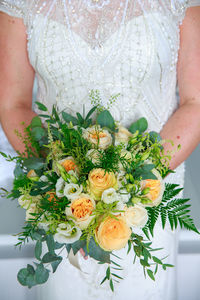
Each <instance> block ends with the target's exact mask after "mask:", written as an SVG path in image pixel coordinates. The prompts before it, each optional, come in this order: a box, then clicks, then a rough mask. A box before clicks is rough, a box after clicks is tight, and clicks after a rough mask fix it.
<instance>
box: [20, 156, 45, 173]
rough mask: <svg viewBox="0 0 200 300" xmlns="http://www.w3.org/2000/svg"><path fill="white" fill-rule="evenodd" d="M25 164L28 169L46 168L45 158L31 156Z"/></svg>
mask: <svg viewBox="0 0 200 300" xmlns="http://www.w3.org/2000/svg"><path fill="white" fill-rule="evenodd" d="M24 166H25V167H26V168H27V169H28V170H32V169H33V170H40V169H42V168H44V166H45V162H44V159H43V158H38V157H31V158H27V159H25V160H24Z"/></svg>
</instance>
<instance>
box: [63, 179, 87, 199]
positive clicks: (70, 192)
mask: <svg viewBox="0 0 200 300" xmlns="http://www.w3.org/2000/svg"><path fill="white" fill-rule="evenodd" d="M82 190H83V187H82V185H80V186H79V185H78V184H75V183H66V184H65V187H64V196H66V197H67V198H68V199H70V200H72V199H75V198H77V197H78V196H79V195H80V194H81V193H82Z"/></svg>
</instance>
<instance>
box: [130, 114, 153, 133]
mask: <svg viewBox="0 0 200 300" xmlns="http://www.w3.org/2000/svg"><path fill="white" fill-rule="evenodd" d="M147 128H148V122H147V120H146V119H145V118H140V119H139V120H138V121H136V122H134V123H132V124H131V126H130V127H129V131H130V132H131V133H135V132H136V131H137V130H138V131H139V133H140V134H141V133H143V132H144V131H146V130H147Z"/></svg>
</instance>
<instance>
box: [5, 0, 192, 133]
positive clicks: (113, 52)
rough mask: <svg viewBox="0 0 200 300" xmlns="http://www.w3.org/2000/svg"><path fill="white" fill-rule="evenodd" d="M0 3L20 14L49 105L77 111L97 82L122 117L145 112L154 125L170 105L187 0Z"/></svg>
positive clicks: (40, 87)
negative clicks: (180, 28) (181, 23)
mask: <svg viewBox="0 0 200 300" xmlns="http://www.w3.org/2000/svg"><path fill="white" fill-rule="evenodd" d="M0 3H1V7H2V8H1V9H2V10H5V11H8V13H9V11H11V10H12V12H13V14H16V15H17V16H18V15H21V16H22V17H23V19H24V23H25V25H26V27H27V33H28V53H29V58H30V62H31V64H32V65H33V67H34V69H35V70H36V77H37V79H38V95H37V99H38V101H41V102H43V103H45V104H46V105H47V107H49V108H51V107H52V104H55V103H56V104H57V106H58V108H59V109H60V110H63V109H65V110H67V111H69V112H71V113H75V112H76V111H82V107H83V104H85V106H86V110H87V109H89V107H90V106H91V103H90V101H89V99H88V95H89V93H90V91H91V90H93V89H97V90H99V92H100V97H101V99H102V100H101V101H102V105H104V106H105V107H111V108H110V109H111V110H112V112H113V114H114V116H115V118H116V119H117V120H119V121H121V122H122V123H126V124H127V125H128V124H129V123H130V122H132V121H133V120H134V118H137V117H139V116H140V115H144V116H146V117H147V118H148V119H149V123H150V128H151V129H156V130H160V129H161V128H162V126H163V124H164V123H165V122H166V121H167V119H168V118H169V116H170V115H171V114H172V112H173V111H174V110H175V109H176V106H177V101H176V97H175V87H176V65H177V57H178V50H179V25H180V22H181V20H182V18H183V16H184V12H185V8H186V6H187V1H186V0H185V1H184V0H171V1H170V0H162V1H161V0H160V1H159V0H148V1H144V0H137V1H131V0H115V1H114V0H78V1H77V0H68V1H66V0H48V1H44V0H37V1H31V0H29V1H26V0H14V1H11V0H6V1H2V0H1V2H0ZM114 95H118V96H117V97H116V99H115V97H113V96H114ZM96 98H98V97H96ZM108 99H109V100H108ZM93 100H94V99H93ZM96 100H97V99H96ZM96 100H94V101H96ZM111 102H114V103H112V105H111Z"/></svg>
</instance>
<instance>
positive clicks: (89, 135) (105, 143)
mask: <svg viewBox="0 0 200 300" xmlns="http://www.w3.org/2000/svg"><path fill="white" fill-rule="evenodd" d="M83 137H84V138H85V139H86V140H87V141H89V142H90V143H92V144H93V145H95V146H97V145H98V147H99V148H100V149H106V148H108V147H109V146H110V145H111V144H112V136H111V134H110V133H109V132H108V130H105V129H102V128H101V127H100V126H92V127H89V128H87V129H85V130H84V132H83Z"/></svg>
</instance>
